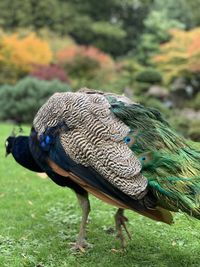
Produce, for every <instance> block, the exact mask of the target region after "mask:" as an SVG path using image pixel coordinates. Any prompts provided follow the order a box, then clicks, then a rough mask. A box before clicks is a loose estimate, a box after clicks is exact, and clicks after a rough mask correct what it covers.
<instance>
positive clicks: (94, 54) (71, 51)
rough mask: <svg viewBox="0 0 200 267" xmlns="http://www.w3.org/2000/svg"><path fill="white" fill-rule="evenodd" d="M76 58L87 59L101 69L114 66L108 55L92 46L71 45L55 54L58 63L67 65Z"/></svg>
mask: <svg viewBox="0 0 200 267" xmlns="http://www.w3.org/2000/svg"><path fill="white" fill-rule="evenodd" d="M76 57H82V58H89V59H91V60H94V61H96V62H98V63H99V65H100V66H101V67H108V68H109V67H113V65H114V62H113V60H112V58H111V57H110V56H109V55H107V54H105V53H104V52H102V51H100V50H99V49H98V48H95V47H92V46H83V45H80V46H78V45H72V46H70V47H68V48H66V49H63V50H61V51H59V52H58V53H57V60H58V61H59V62H60V63H69V62H70V61H72V60H74V58H76Z"/></svg>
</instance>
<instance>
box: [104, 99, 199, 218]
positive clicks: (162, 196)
mask: <svg viewBox="0 0 200 267" xmlns="http://www.w3.org/2000/svg"><path fill="white" fill-rule="evenodd" d="M108 101H109V102H110V104H111V111H112V112H113V113H114V114H115V115H116V116H117V117H118V118H119V119H120V120H122V121H123V122H124V123H125V124H126V125H127V126H129V127H130V129H131V131H130V133H129V135H128V137H127V138H128V140H129V139H130V140H131V141H129V142H127V145H128V146H129V147H130V148H131V150H132V151H133V152H134V154H135V155H137V157H138V159H139V160H140V161H141V164H142V173H143V175H144V176H145V177H146V178H147V179H148V183H149V187H150V188H151V189H152V191H153V192H154V194H155V195H156V196H157V198H158V201H159V205H160V206H161V207H164V208H166V207H167V208H168V209H170V210H175V211H178V210H179V209H181V210H182V211H184V212H187V213H188V214H189V215H192V216H194V217H196V218H199V219H200V152H199V151H198V150H197V149H196V147H195V146H193V144H192V143H191V142H189V141H188V140H186V139H185V138H183V137H182V136H181V135H179V134H178V133H176V132H175V131H174V130H173V129H172V128H171V127H170V125H169V124H168V122H167V121H166V120H165V119H164V118H163V116H162V115H161V114H160V112H159V111H157V110H155V109H152V108H146V107H144V106H142V105H139V104H126V103H123V102H122V101H117V99H116V98H115V97H110V96H109V97H108ZM127 138H125V140H126V141H127Z"/></svg>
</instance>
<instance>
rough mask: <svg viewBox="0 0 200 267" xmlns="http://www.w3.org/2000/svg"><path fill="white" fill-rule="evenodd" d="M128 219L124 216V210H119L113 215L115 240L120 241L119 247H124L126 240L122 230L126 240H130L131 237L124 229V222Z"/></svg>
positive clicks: (125, 228)
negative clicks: (115, 232) (125, 235)
mask: <svg viewBox="0 0 200 267" xmlns="http://www.w3.org/2000/svg"><path fill="white" fill-rule="evenodd" d="M127 221H128V219H127V218H126V217H125V216H124V209H121V208H119V209H118V210H117V212H116V214H115V226H116V231H117V238H119V239H120V242H121V247H122V248H125V247H126V240H125V238H124V235H123V229H122V228H124V230H125V231H126V233H127V235H128V238H129V239H131V235H130V233H129V231H128V229H127V227H126V222H127Z"/></svg>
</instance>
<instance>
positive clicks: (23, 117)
mask: <svg viewBox="0 0 200 267" xmlns="http://www.w3.org/2000/svg"><path fill="white" fill-rule="evenodd" d="M69 90H70V88H69V86H68V85H66V83H62V82H59V81H57V80H54V81H41V80H37V79H35V78H31V77H28V78H24V79H22V80H20V81H19V82H18V83H17V84H16V85H4V86H1V87H0V107H1V109H0V120H13V121H16V122H20V123H22V122H23V123H31V122H32V120H33V118H34V116H35V114H36V112H37V110H38V109H39V108H40V107H41V106H42V105H43V104H44V102H45V101H46V100H47V99H48V98H49V97H50V96H51V95H52V94H53V93H55V92H66V91H69Z"/></svg>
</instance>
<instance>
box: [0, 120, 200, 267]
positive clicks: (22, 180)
mask: <svg viewBox="0 0 200 267" xmlns="http://www.w3.org/2000/svg"><path fill="white" fill-rule="evenodd" d="M11 130H12V126H11V125H5V124H0V153H1V155H0V267H4V266H9V267H21V266H37V267H50V266H51V267H65V266H70V267H78V266H81V267H97V266H99V267H113V266H115V267H117V266H119V267H130V266H134V267H139V266H148V267H150V266H161V267H162V266H169V267H171V266H175V267H177V266H182V267H183V266H200V222H199V221H197V220H193V219H190V218H188V217H186V216H185V215H183V214H177V215H176V217H175V224H174V225H173V226H168V225H165V224H163V223H159V222H154V221H152V220H150V219H147V218H144V217H142V216H140V215H137V214H136V213H134V212H131V211H127V212H126V216H127V217H128V218H129V224H128V227H129V230H130V231H131V233H132V241H129V246H128V248H127V250H126V251H124V252H113V250H112V248H119V242H118V241H116V238H115V235H114V234H108V232H109V231H107V230H108V229H109V228H110V227H113V226H114V220H113V215H114V213H115V210H116V209H115V208H114V207H111V206H109V205H107V204H104V203H102V202H101V201H99V200H97V199H95V198H94V197H90V199H91V206H92V212H91V214H90V222H89V225H88V241H89V242H90V243H92V244H93V245H94V246H93V248H92V249H89V250H88V251H87V252H86V253H84V254H81V253H77V254H75V253H73V252H72V251H71V250H70V245H69V243H70V242H73V241H74V240H75V238H76V234H77V230H78V227H79V222H80V218H81V212H80V209H79V207H78V204H77V201H76V197H75V194H74V193H73V192H71V191H70V190H69V189H63V188H60V187H58V186H57V185H55V184H54V183H53V182H51V180H50V179H48V178H42V177H40V176H38V175H37V174H35V173H32V172H30V171H28V170H25V169H24V168H22V167H20V166H19V165H17V164H16V163H15V161H14V160H13V158H12V157H11V156H9V157H8V158H5V157H4V154H5V149H4V141H5V139H6V137H7V136H8V135H9V134H10V132H11ZM26 131H27V132H28V131H29V130H28V129H26Z"/></svg>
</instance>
